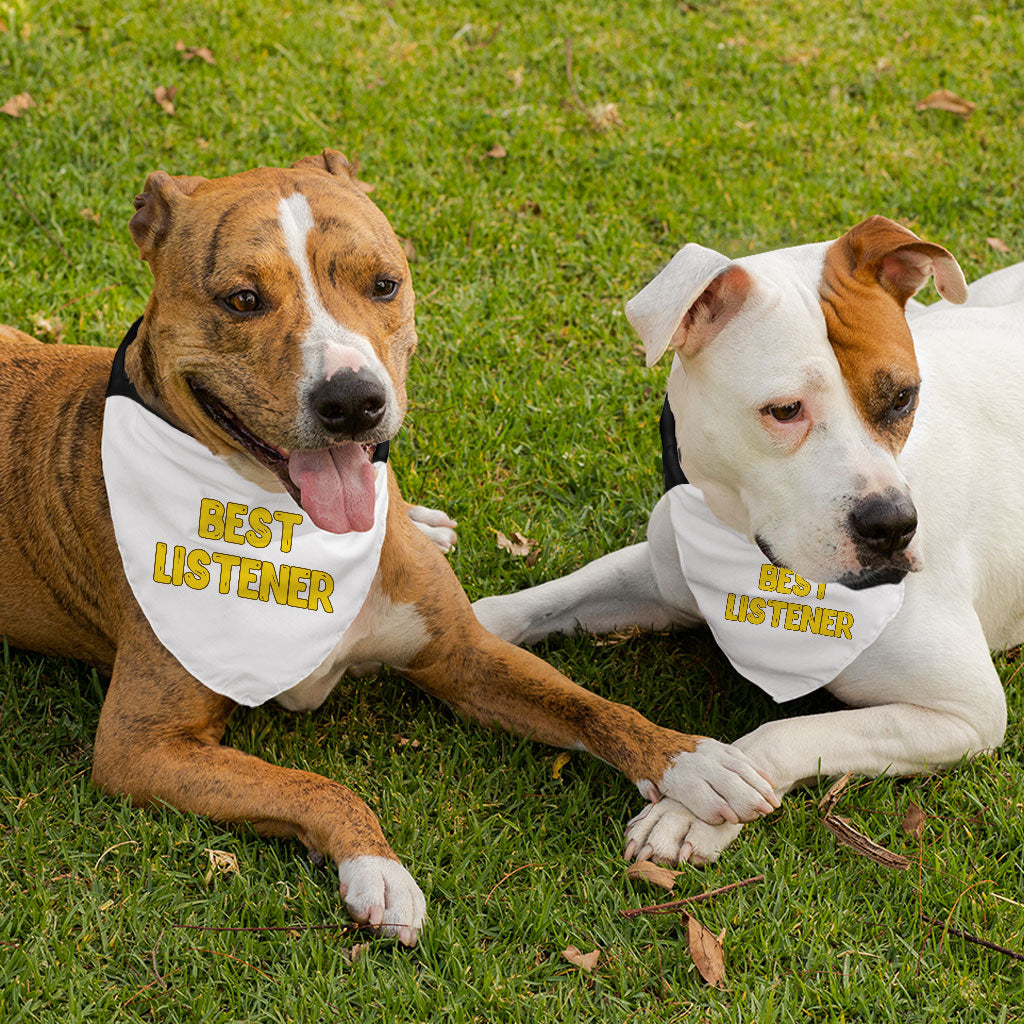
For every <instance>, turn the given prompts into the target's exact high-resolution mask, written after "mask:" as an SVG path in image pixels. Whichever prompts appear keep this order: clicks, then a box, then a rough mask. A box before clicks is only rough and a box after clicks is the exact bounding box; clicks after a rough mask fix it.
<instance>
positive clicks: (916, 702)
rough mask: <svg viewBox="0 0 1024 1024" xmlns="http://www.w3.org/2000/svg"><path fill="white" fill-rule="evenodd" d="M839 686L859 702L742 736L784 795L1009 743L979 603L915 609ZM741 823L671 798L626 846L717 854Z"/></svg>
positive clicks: (644, 816)
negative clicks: (709, 820)
mask: <svg viewBox="0 0 1024 1024" xmlns="http://www.w3.org/2000/svg"><path fill="white" fill-rule="evenodd" d="M933 607H934V606H933ZM946 607H947V608H948V607H949V606H948V603H947V606H946ZM910 637H913V641H912V642H908V638H910ZM829 689H830V690H831V691H832V692H833V693H834V694H835V695H836V696H837V697H838V698H839V699H840V700H843V701H845V702H846V703H848V704H852V705H859V706H855V707H852V708H850V709H849V710H844V711H833V712H829V713H827V714H821V715H804V716H801V717H799V718H786V719H781V720H779V721H776V722H768V723H766V724H765V725H762V726H760V727H759V728H757V729H755V730H754V731H753V732H751V733H748V734H747V735H746V736H741V737H740V738H739V739H738V740H736V741H735V746H737V747H739V748H740V749H741V750H742V751H744V753H746V754H747V756H748V757H749V758H750V759H751V761H752V762H753V763H754V764H755V765H756V766H757V767H758V769H759V770H760V771H762V772H764V773H765V774H766V775H768V776H769V777H770V778H771V779H772V780H773V781H774V782H775V786H776V791H777V794H778V795H779V796H780V797H781V796H782V795H783V794H784V793H786V792H788V791H789V790H790V789H792V788H793V787H794V786H798V785H800V784H802V783H807V782H812V781H814V780H815V779H817V778H819V777H825V778H827V777H831V776H838V775H843V774H845V773H846V772H856V773H857V774H860V775H869V776H874V775H913V774H917V773H920V772H925V771H930V770H934V769H936V768H942V767H945V766H947V765H950V764H955V763H956V762H957V761H959V760H960V759H961V758H963V757H965V756H968V757H969V756H972V755H974V754H978V753H981V752H982V751H985V750H991V749H993V748H994V747H997V746H999V744H1000V743H1001V742H1002V740H1003V734H1004V732H1005V730H1006V697H1005V694H1004V692H1003V687H1002V684H1001V683H1000V681H999V676H998V674H997V673H996V670H995V668H994V666H993V665H992V659H991V657H990V654H989V651H988V647H987V645H986V643H985V638H984V635H983V634H982V630H981V626H980V624H979V623H978V619H977V617H976V615H975V613H974V611H973V609H971V608H969V607H967V608H963V609H960V611H959V613H958V614H954V613H953V610H952V609H949V613H948V614H943V615H941V616H939V615H929V614H927V609H926V608H919V609H916V610H911V611H910V612H909V613H908V615H907V617H906V618H901V619H900V620H898V621H897V622H894V623H893V625H892V626H890V628H889V630H888V631H887V632H886V633H885V634H883V636H882V638H881V639H880V640H879V641H878V642H877V643H876V644H875V645H873V646H872V647H870V648H868V649H867V650H866V651H865V652H864V653H862V654H861V655H860V657H858V659H857V660H856V661H855V662H854V664H853V665H852V666H850V668H848V669H847V670H846V671H844V672H843V673H842V675H840V676H839V677H838V678H837V679H836V680H835V682H834V683H832V684H831V685H830V686H829ZM738 833H739V827H738V826H735V825H731V824H729V825H720V826H715V827H710V826H708V825H706V824H705V823H703V822H700V821H697V820H696V818H695V816H694V815H693V814H692V812H690V811H689V810H688V809H687V808H686V807H680V806H679V805H678V804H673V803H672V802H671V801H661V802H660V803H658V804H656V805H654V806H649V807H647V808H645V809H644V811H643V812H642V813H641V814H640V815H639V816H638V817H637V818H635V819H634V820H633V821H631V822H630V823H629V825H628V826H627V832H626V834H627V840H628V843H627V848H626V854H627V856H636V855H645V856H652V857H655V858H657V859H659V860H665V861H675V860H692V861H695V862H697V863H707V862H709V861H713V860H715V859H716V858H717V857H718V855H719V854H720V853H721V852H722V850H724V849H725V847H726V846H728V844H729V843H730V842H731V841H732V840H733V839H734V838H735V837H736V835H737V834H738Z"/></svg>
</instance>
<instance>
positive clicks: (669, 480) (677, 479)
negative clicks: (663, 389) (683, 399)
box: [658, 395, 690, 491]
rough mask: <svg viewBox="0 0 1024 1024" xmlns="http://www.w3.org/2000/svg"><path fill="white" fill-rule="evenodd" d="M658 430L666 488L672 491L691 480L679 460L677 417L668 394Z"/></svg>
mask: <svg viewBox="0 0 1024 1024" xmlns="http://www.w3.org/2000/svg"><path fill="white" fill-rule="evenodd" d="M658 431H659V432H660V434H661V475H662V476H663V477H664V478H665V490H666V491H670V490H672V488H673V487H678V486H679V485H680V484H688V483H689V482H690V481H689V480H687V479H686V474H685V473H684V472H683V466H682V463H681V462H680V461H679V442H678V441H677V440H676V418H675V415H674V414H673V412H672V406H671V405H669V404H668V395H666V396H665V404H664V405H662V407H661V417H660V419H659V420H658Z"/></svg>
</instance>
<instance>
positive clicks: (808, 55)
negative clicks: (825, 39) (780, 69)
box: [780, 46, 821, 67]
mask: <svg viewBox="0 0 1024 1024" xmlns="http://www.w3.org/2000/svg"><path fill="white" fill-rule="evenodd" d="M820 56H821V48H820V47H817V46H812V47H811V48H810V49H809V50H803V51H800V52H797V53H787V54H786V56H785V57H781V58H780V60H781V61H782V63H783V64H799V65H800V66H801V67H806V66H807V65H808V64H810V63H811V61H812V60H816V59H817V58H818V57H820Z"/></svg>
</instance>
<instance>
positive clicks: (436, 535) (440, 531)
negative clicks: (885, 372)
mask: <svg viewBox="0 0 1024 1024" xmlns="http://www.w3.org/2000/svg"><path fill="white" fill-rule="evenodd" d="M406 511H407V512H408V513H409V518H410V519H411V520H412V521H413V522H414V523H415V524H416V525H417V526H418V527H419V529H420V530H422V531H423V532H424V533H425V534H426V535H427V536H428V537H429V538H430V539H431V540H432V541H433V542H434V544H435V545H436V546H437V547H438V548H439V549H440V550H441V551H442V552H443V553H444V554H448V552H449V551H451V549H452V548H453V547H455V542H456V540H457V539H458V538H457V537H456V535H455V527H456V526H458V525H459V524H458V523H457V522H455V520H454V519H451V518H449V517H448V516H447V515H445V514H444V512H442V511H441V510H440V509H436V508H427V507H426V505H410V506H409V507H408V508H407V509H406Z"/></svg>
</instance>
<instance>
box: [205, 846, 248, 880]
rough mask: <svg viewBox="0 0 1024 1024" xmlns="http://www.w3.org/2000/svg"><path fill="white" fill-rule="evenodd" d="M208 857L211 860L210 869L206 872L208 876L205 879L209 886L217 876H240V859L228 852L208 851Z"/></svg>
mask: <svg viewBox="0 0 1024 1024" xmlns="http://www.w3.org/2000/svg"><path fill="white" fill-rule="evenodd" d="M206 853H207V855H208V856H209V858H210V869H209V871H207V872H206V876H205V878H204V879H203V881H204V882H206V884H207V885H209V884H210V882H212V881H213V876H214V875H215V874H216V875H240V874H241V871H240V870H239V868H238V858H237V857H236V856H235V855H234V854H233V853H229V852H228V851H227V850H207V851H206Z"/></svg>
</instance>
